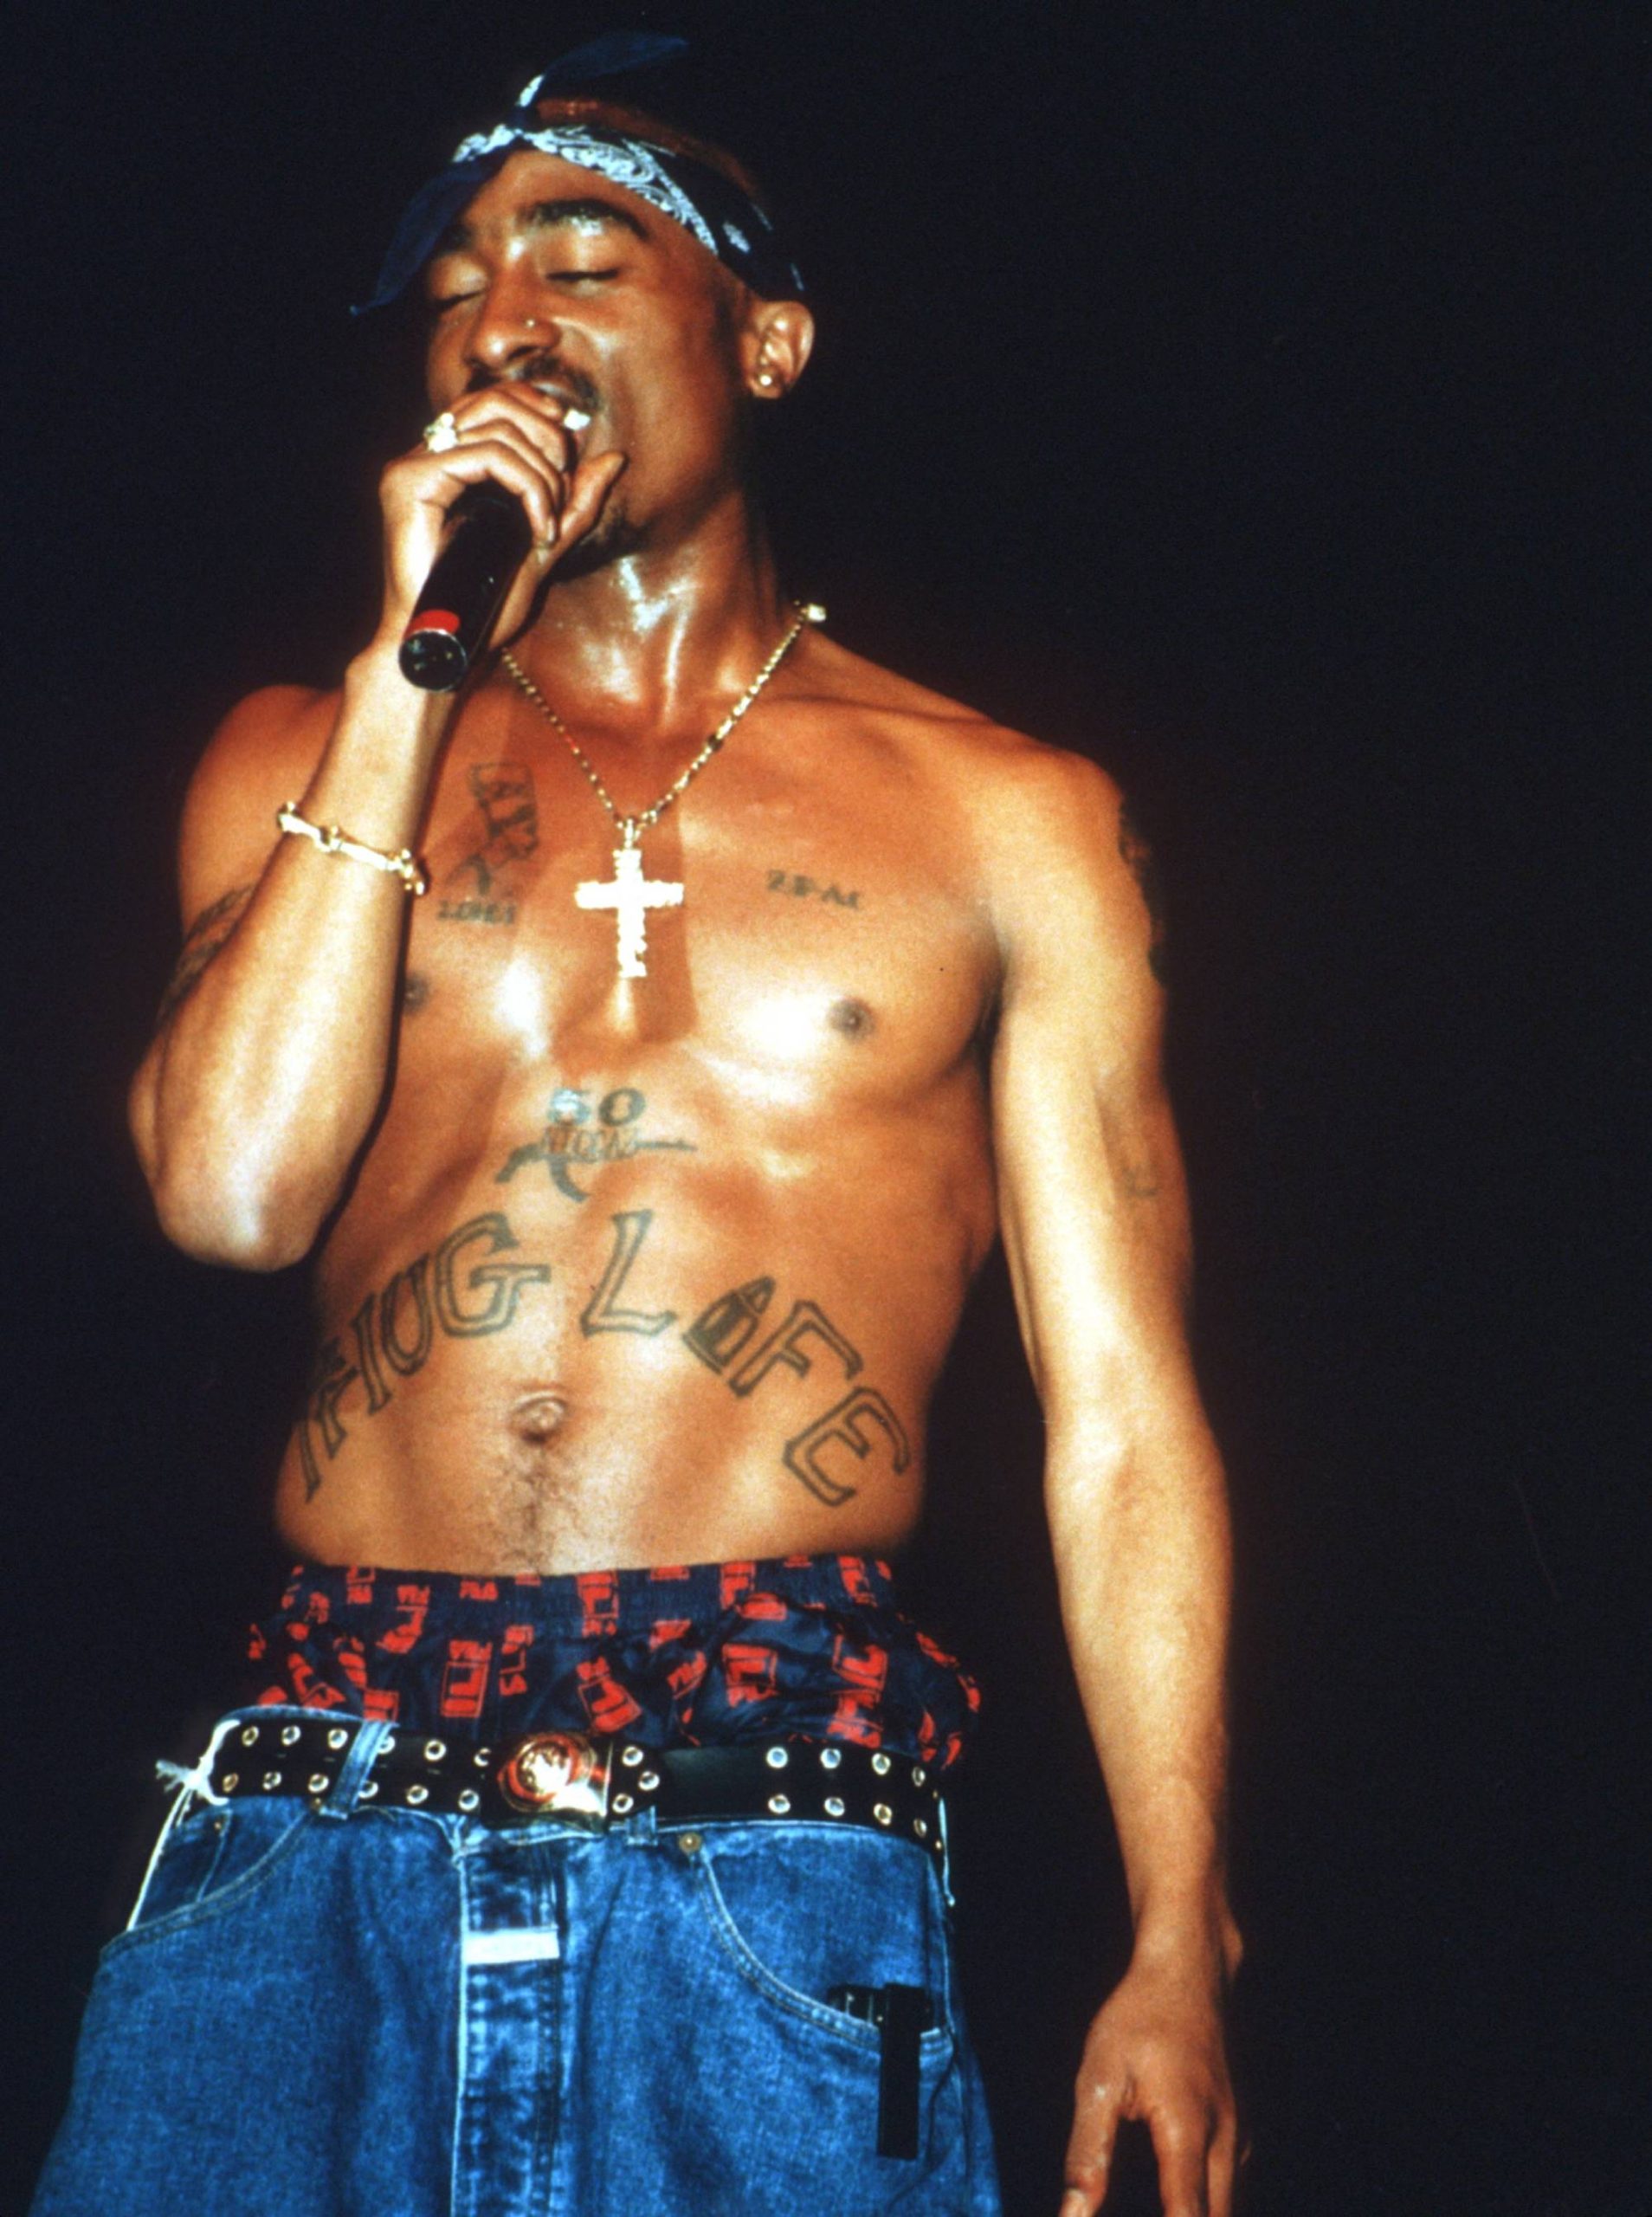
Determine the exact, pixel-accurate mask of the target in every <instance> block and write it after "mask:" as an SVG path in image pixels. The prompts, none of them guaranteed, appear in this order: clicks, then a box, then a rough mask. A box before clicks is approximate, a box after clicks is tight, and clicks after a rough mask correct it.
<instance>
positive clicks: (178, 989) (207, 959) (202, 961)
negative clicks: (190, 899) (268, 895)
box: [155, 885, 257, 1030]
mask: <svg viewBox="0 0 1652 2217" xmlns="http://www.w3.org/2000/svg"><path fill="white" fill-rule="evenodd" d="M256 890H257V888H256V887H255V886H251V885H238V886H236V889H235V890H234V892H233V893H226V894H224V895H223V897H222V898H221V899H219V900H216V901H215V902H213V903H212V905H211V907H210V908H203V909H202V911H201V913H200V915H198V916H197V918H196V920H195V921H194V922H193V923H192V924H191V925H190V928H189V929H188V931H187V932H185V934H184V951H183V953H181V954H180V955H179V956H178V958H177V968H176V969H175V970H174V971H173V973H172V975H171V982H170V983H169V984H168V986H167V988H166V991H165V993H163V994H162V996H161V1005H160V1007H159V1008H158V1010H157V1012H156V1014H155V1024H156V1029H157V1030H158V1029H159V1027H160V1026H161V1025H162V1024H165V1022H166V1020H167V1018H169V1017H170V1016H171V1015H172V1013H173V1012H174V1011H175V1010H177V1009H178V1008H181V1007H182V1005H184V1002H185V1001H186V1000H188V999H189V997H190V994H191V993H192V992H194V991H195V989H196V987H197V986H198V985H199V984H200V982H201V980H202V979H203V977H204V976H205V974H206V973H207V970H208V969H209V968H210V966H211V964H212V963H213V962H214V961H215V960H216V959H217V957H218V956H219V955H220V954H222V953H223V950H224V948H225V947H228V946H229V942H230V940H232V939H233V938H234V937H235V935H236V925H237V924H238V923H239V922H240V921H241V919H242V915H244V914H245V912H246V908H247V904H248V902H249V901H250V900H251V899H252V897H253V895H254V893H255V891H256Z"/></svg>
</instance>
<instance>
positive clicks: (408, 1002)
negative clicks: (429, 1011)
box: [402, 970, 430, 1016]
mask: <svg viewBox="0 0 1652 2217" xmlns="http://www.w3.org/2000/svg"><path fill="white" fill-rule="evenodd" d="M429 998H430V980H429V979H428V978H427V977H426V976H425V974H424V973H423V970H410V971H409V972H408V973H407V976H406V978H405V979H403V984H402V1013H403V1016H414V1015H416V1013H417V1012H418V1011H419V1010H420V1009H422V1008H423V1006H424V1004H425V1003H426V1001H428V1000H429Z"/></svg>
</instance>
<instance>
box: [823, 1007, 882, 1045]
mask: <svg viewBox="0 0 1652 2217" xmlns="http://www.w3.org/2000/svg"><path fill="white" fill-rule="evenodd" d="M826 1021H827V1023H828V1024H830V1025H831V1027H832V1030H833V1031H837V1032H841V1033H842V1036H843V1037H844V1038H845V1039H866V1038H869V1037H871V1035H872V1033H873V1032H874V1031H876V1030H877V1024H878V1019H877V1018H876V1017H875V1016H874V1015H873V1013H872V1012H871V1010H870V1009H869V1008H868V1006H867V1005H866V1003H865V1002H864V1001H861V1000H846V1001H835V1002H834V1003H833V1004H832V1007H831V1010H830V1012H829V1014H828V1016H827V1018H826Z"/></svg>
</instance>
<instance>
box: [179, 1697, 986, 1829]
mask: <svg viewBox="0 0 1652 2217" xmlns="http://www.w3.org/2000/svg"><path fill="white" fill-rule="evenodd" d="M362 1729H363V1726H362V1721H361V1719H359V1718H340V1717H337V1716H326V1715H321V1716H306V1717H295V1716H293V1715H292V1714H291V1712H290V1711H288V1712H286V1713H282V1712H279V1711H278V1712H276V1713H274V1714H273V1715H271V1716H258V1717H248V1719H247V1720H246V1722H245V1723H242V1724H239V1725H235V1726H232V1727H231V1728H230V1729H229V1731H227V1732H226V1733H225V1734H224V1735H223V1738H222V1740H221V1741H220V1742H219V1744H218V1749H217V1755H216V1760H215V1761H214V1763H213V1765H212V1768H211V1772H210V1792H211V1794H214V1795H223V1794H229V1795H239V1794H254V1795H263V1794H303V1795H304V1796H306V1797H307V1799H308V1800H311V1801H313V1803H314V1804H315V1805H316V1806H317V1807H323V1806H324V1805H325V1804H326V1801H327V1799H328V1797H329V1795H330V1794H332V1790H333V1787H334V1785H335V1784H336V1783H337V1781H338V1779H339V1774H340V1773H341V1772H342V1771H343V1770H344V1768H345V1762H346V1760H347V1758H348V1756H349V1755H350V1751H351V1749H352V1747H353V1746H354V1744H355V1741H356V1736H357V1735H358V1732H360V1731H361V1730H362ZM354 1806H356V1807H363V1808H370V1809H371V1808H378V1809H417V1810H422V1811H423V1812H424V1813H426V1814H427V1815H433V1816H466V1817H474V1818H475V1819H478V1820H479V1821H480V1822H481V1823H483V1824H490V1825H519V1824H526V1823H528V1822H530V1821H531V1820H532V1819H536V1818H543V1817H556V1818H560V1819H563V1820H565V1822H568V1823H571V1824H575V1825H583V1826H588V1827H590V1828H593V1829H598V1830H600V1829H603V1828H604V1827H606V1826H609V1825H610V1824H613V1823H623V1822H624V1821H625V1819H628V1818H630V1817H634V1816H636V1815H638V1814H640V1813H641V1812H642V1811H643V1810H644V1809H652V1810H654V1811H655V1813H656V1815H657V1817H658V1818H659V1819H661V1821H663V1822H665V1823H668V1824H695V1823H708V1822H713V1821H715V1820H716V1819H719V1818H723V1819H742V1820H744V1819H751V1818H790V1819H791V1820H792V1821H793V1822H794V1823H810V1824H813V1823H823V1824H846V1825H865V1826H870V1827H871V1828H872V1829H873V1830H874V1831H875V1832H887V1834H889V1835H890V1836H891V1838H893V1839H907V1840H913V1841H915V1842H916V1843H917V1844H918V1845H920V1847H925V1848H927V1849H929V1850H930V1851H931V1852H932V1853H933V1854H935V1855H937V1856H939V1854H940V1853H941V1852H942V1849H943V1844H944V1836H943V1832H942V1820H941V1800H940V1790H939V1785H938V1783H937V1782H936V1780H935V1778H934V1775H933V1774H932V1772H931V1771H929V1770H928V1769H927V1768H926V1766H925V1765H924V1764H922V1763H918V1762H913V1761H912V1759H911V1758H910V1757H909V1756H907V1755H889V1754H887V1753H885V1752H883V1751H882V1750H881V1749H868V1748H857V1747H853V1746H839V1745H837V1744H836V1743H835V1742H819V1741H813V1740H776V1741H772V1742H769V1743H768V1744H766V1745H763V1746H757V1747H735V1748H644V1747H642V1746H640V1745H639V1744H638V1743H637V1742H636V1741H635V1740H616V1739H603V1738H599V1737H597V1735H592V1734H586V1733H583V1732H531V1733H528V1734H527V1735H525V1736H524V1737H523V1738H521V1739H519V1740H513V1741H510V1742H507V1743H506V1744H505V1745H503V1746H501V1747H497V1748H478V1747H475V1746H474V1745H472V1744H471V1743H469V1742H465V1741H459V1740H445V1739H443V1738H442V1736H441V1735H439V1734H431V1733H423V1732H404V1731H399V1730H395V1729H392V1730H390V1731H389V1732H387V1733H386V1734H385V1735H384V1740H383V1742H381V1744H380V1746H379V1748H378V1750H377V1752H376V1754H375V1755H374V1757H373V1760H372V1762H371V1766H370V1768H369V1769H368V1772H367V1774H366V1776H365V1778H364V1779H363V1780H362V1781H360V1783H359V1784H358V1786H357V1787H356V1788H355V1794H354Z"/></svg>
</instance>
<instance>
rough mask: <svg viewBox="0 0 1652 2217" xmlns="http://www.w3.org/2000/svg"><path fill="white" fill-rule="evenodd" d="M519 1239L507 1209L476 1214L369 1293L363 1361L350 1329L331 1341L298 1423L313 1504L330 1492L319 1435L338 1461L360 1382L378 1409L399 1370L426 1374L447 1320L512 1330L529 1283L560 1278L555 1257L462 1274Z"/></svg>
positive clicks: (468, 1332)
mask: <svg viewBox="0 0 1652 2217" xmlns="http://www.w3.org/2000/svg"><path fill="white" fill-rule="evenodd" d="M478 1245H481V1247H482V1250H483V1253H484V1255H485V1256H486V1257H494V1256H498V1255H502V1254H508V1253H509V1252H510V1251H512V1250H513V1248H515V1247H516V1246H518V1245H519V1241H518V1239H517V1237H516V1234H515V1233H514V1232H513V1231H512V1230H511V1227H510V1225H509V1224H508V1223H507V1221H506V1219H505V1218H504V1216H503V1215H502V1214H501V1213H500V1212H499V1211H498V1210H497V1209H494V1210H490V1211H489V1212H487V1214H486V1215H485V1216H476V1217H472V1218H471V1219H470V1220H469V1222H468V1224H461V1225H460V1226H459V1228H458V1230H457V1231H450V1232H449V1233H448V1236H447V1238H445V1239H444V1240H443V1241H442V1244H441V1245H440V1246H439V1247H438V1248H436V1251H434V1253H433V1254H423V1255H421V1256H419V1257H417V1258H416V1261H414V1262H411V1263H410V1264H408V1265H407V1267H406V1269H405V1270H397V1273H396V1275H395V1276H394V1277H392V1278H390V1281H389V1282H388V1283H387V1284H386V1285H385V1286H384V1289H383V1290H382V1291H380V1292H378V1293H370V1294H369V1295H368V1296H367V1297H366V1299H365V1301H364V1302H362V1304H361V1306H360V1308H359V1309H357V1311H356V1313H355V1315H353V1316H352V1318H351V1320H350V1326H349V1335H350V1340H351V1344H352V1348H354V1351H355V1361H353V1362H352V1361H351V1360H350V1359H349V1357H348V1356H347V1355H346V1354H345V1350H344V1336H343V1335H342V1334H339V1335H334V1336H333V1337H332V1338H331V1339H328V1340H326V1341H323V1342H322V1345H321V1347H320V1349H319V1352H318V1354H317V1355H316V1360H315V1367H314V1370H313V1373H312V1374H311V1378H310V1386H309V1392H308V1395H307V1399H306V1401H305V1406H304V1412H303V1414H302V1416H301V1417H300V1419H299V1423H298V1443H299V1456H300V1461H301V1462H302V1464H303V1466H304V1497H305V1499H306V1500H307V1501H313V1500H314V1498H315V1496H316V1495H317V1494H318V1493H319V1491H320V1489H321V1482H322V1477H323V1472H322V1469H321V1465H320V1464H319V1462H318V1461H317V1460H316V1454H315V1443H316V1440H317V1439H318V1438H319V1442H320V1445H321V1446H322V1447H323V1449H324V1450H325V1451H326V1457H327V1460H328V1461H329V1462H332V1459H333V1458H334V1457H335V1456H336V1455H337V1454H338V1452H339V1449H340V1448H341V1447H342V1446H343V1445H344V1444H345V1439H346V1438H348V1436H349V1427H348V1425H346V1424H345V1421H344V1419H343V1418H342V1416H341V1415H340V1414H339V1402H340V1401H341V1400H342V1399H343V1398H344V1396H345V1393H346V1392H347V1391H348V1390H349V1388H350V1387H351V1386H354V1385H356V1384H357V1383H358V1382H359V1384H360V1385H361V1386H362V1389H363V1391H364V1392H365V1395H366V1410H365V1413H366V1414H367V1415H368V1416H370V1417H371V1416H377V1415H378V1412H379V1411H380V1410H381V1409H382V1408H384V1406H385V1405H386V1404H387V1403H388V1402H389V1401H390V1399H391V1397H392V1395H393V1393H394V1391H395V1388H394V1386H392V1385H391V1383H390V1377H391V1374H394V1375H395V1376H396V1377H397V1378H414V1377H416V1376H417V1374H418V1373H419V1372H420V1371H421V1370H423V1367H424V1366H425V1364H426V1363H427V1362H428V1361H429V1359H430V1351H431V1349H432V1348H434V1347H435V1345H436V1328H437V1327H438V1326H440V1327H441V1329H442V1332H443V1333H444V1334H445V1335H447V1337H448V1338H449V1339H455V1340H476V1339H482V1338H485V1337H487V1335H489V1334H491V1333H494V1332H502V1331H504V1330H505V1328H507V1325H510V1324H512V1323H513V1322H515V1321H516V1312H517V1306H518V1303H519V1302H520V1300H521V1298H522V1290H523V1288H524V1287H525V1286H530V1285H548V1284H549V1283H550V1281H551V1265H550V1264H549V1263H500V1262H495V1261H492V1260H484V1261H480V1262H477V1263H474V1264H472V1265H471V1266H470V1267H469V1268H468V1270H465V1271H464V1273H463V1275H462V1277H461V1257H463V1256H464V1254H465V1251H466V1250H467V1248H470V1247H475V1246H478Z"/></svg>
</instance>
